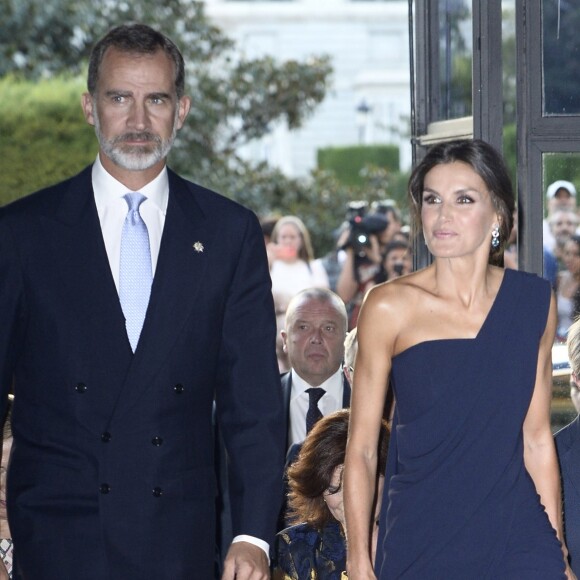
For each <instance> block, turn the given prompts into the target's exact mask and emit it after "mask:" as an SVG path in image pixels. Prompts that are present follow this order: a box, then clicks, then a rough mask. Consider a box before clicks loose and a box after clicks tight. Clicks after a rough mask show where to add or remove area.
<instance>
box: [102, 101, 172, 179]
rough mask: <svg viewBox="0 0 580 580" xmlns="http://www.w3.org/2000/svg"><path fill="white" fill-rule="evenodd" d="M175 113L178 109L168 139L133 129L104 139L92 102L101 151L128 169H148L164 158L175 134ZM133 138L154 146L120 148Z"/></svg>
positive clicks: (169, 149) (115, 162)
mask: <svg viewBox="0 0 580 580" xmlns="http://www.w3.org/2000/svg"><path fill="white" fill-rule="evenodd" d="M177 115H178V109H177V110H176V111H175V119H174V120H173V130H172V132H171V136H170V137H169V139H165V140H164V139H161V138H160V137H158V136H157V135H154V134H153V133H149V132H148V131H133V132H129V133H125V134H124V135H119V136H118V137H114V138H113V139H106V138H105V136H104V135H103V133H102V132H101V124H100V121H99V115H98V113H97V107H96V105H95V104H94V103H93V118H94V120H95V133H96V135H97V139H98V141H99V146H100V148H101V150H102V151H103V153H104V154H105V155H106V156H107V157H108V158H109V159H110V160H111V161H112V162H113V163H114V164H115V165H118V166H119V167H122V168H123V169H126V170H128V171H144V170H146V169H150V168H151V167H153V166H154V165H156V164H157V163H159V162H160V161H161V160H162V159H165V158H166V157H167V155H169V152H170V151H171V148H172V147H173V142H174V141H175V136H176V135H177V118H178V117H177ZM134 139H147V141H148V145H149V144H150V145H151V146H153V147H154V149H153V151H144V150H143V148H142V147H139V146H132V147H130V148H129V149H128V150H127V149H126V150H123V149H121V148H120V145H122V144H123V143H124V142H125V141H128V140H134Z"/></svg>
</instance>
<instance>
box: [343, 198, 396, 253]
mask: <svg viewBox="0 0 580 580" xmlns="http://www.w3.org/2000/svg"><path fill="white" fill-rule="evenodd" d="M367 207H368V204H367V202H366V201H352V202H350V203H349V204H348V205H347V211H346V221H347V222H348V225H349V228H350V234H349V236H348V239H347V240H346V242H345V243H344V244H343V246H342V248H341V249H342V250H344V249H346V248H352V249H353V250H354V252H355V253H356V254H360V255H364V250H365V248H368V247H370V245H371V241H370V238H369V236H371V235H376V234H379V233H380V232H382V231H383V230H385V229H386V228H387V227H388V225H389V220H388V219H387V218H386V217H385V216H384V215H383V214H379V213H370V214H367V213H366V211H367Z"/></svg>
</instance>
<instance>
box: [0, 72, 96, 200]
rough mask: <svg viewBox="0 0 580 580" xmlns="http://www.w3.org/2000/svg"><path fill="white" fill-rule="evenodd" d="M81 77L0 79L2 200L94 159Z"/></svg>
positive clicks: (66, 174) (63, 175)
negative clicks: (0, 106)
mask: <svg viewBox="0 0 580 580" xmlns="http://www.w3.org/2000/svg"><path fill="white" fill-rule="evenodd" d="M84 86H85V85H84V80H81V79H51V80H50V81H41V82H36V83H33V82H27V81H16V80H15V79H11V78H4V79H1V80H0V102H2V108H1V109H0V175H1V176H2V178H1V179H0V205H3V204H5V203H8V202H9V201H12V200H14V199H17V198H19V197H22V196H24V195H26V194H28V193H31V192H33V191H36V190H37V189H40V188H42V187H46V186H47V185H51V184H53V183H57V182H59V181H61V180H63V179H65V178H67V177H70V176H71V175H74V174H75V173H77V172H78V171H80V170H81V169H82V168H83V167H85V166H86V165H88V164H89V163H91V162H92V161H94V159H95V157H96V155H97V150H98V145H97V140H96V138H95V134H94V129H93V128H92V127H91V126H90V125H88V124H87V122H86V121H85V119H84V116H83V114H82V110H81V105H80V96H81V94H82V92H83V91H84V90H85V89H84Z"/></svg>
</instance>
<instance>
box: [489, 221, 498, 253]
mask: <svg viewBox="0 0 580 580" xmlns="http://www.w3.org/2000/svg"><path fill="white" fill-rule="evenodd" d="M491 247H492V248H493V249H494V250H496V249H497V248H499V226H498V225H497V224H496V225H495V226H493V230H491Z"/></svg>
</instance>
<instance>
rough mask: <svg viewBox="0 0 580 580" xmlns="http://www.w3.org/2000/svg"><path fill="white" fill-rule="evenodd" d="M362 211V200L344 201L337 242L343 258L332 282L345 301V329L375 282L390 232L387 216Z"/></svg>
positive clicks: (355, 315) (350, 323) (350, 327)
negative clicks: (340, 232)
mask: <svg viewBox="0 0 580 580" xmlns="http://www.w3.org/2000/svg"><path fill="white" fill-rule="evenodd" d="M366 211H367V203H366V202H362V201H353V202H351V203H349V204H348V206H347V215H346V222H345V227H344V231H343V232H342V234H341V235H340V237H339V239H338V243H337V246H338V248H339V249H341V250H343V251H344V252H345V254H346V257H345V260H344V262H343V266H342V271H341V273H340V276H339V277H338V282H337V284H336V293H337V294H338V295H339V296H340V297H341V298H342V299H343V300H344V302H345V304H347V308H348V312H349V324H348V328H349V330H351V329H353V328H354V327H355V326H356V323H357V320H358V313H359V310H360V307H361V304H362V300H363V298H364V295H365V293H366V291H367V290H368V289H369V288H371V287H372V286H374V285H375V284H376V277H377V275H379V273H380V271H381V262H382V255H383V250H384V248H385V246H386V244H387V243H388V240H389V235H390V232H389V231H388V228H389V220H388V219H387V217H386V216H385V215H384V214H382V213H366Z"/></svg>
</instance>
